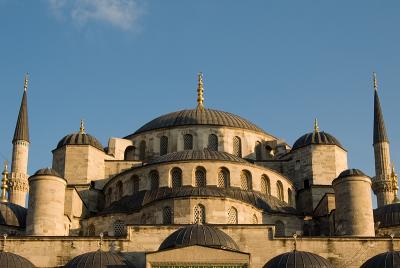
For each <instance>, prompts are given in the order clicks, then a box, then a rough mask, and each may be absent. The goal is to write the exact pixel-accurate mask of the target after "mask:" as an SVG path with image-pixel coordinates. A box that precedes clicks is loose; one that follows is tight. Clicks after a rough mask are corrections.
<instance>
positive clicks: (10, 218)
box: [0, 202, 27, 267]
mask: <svg viewBox="0 0 400 268" xmlns="http://www.w3.org/2000/svg"><path fill="white" fill-rule="evenodd" d="M26 213H27V209H26V208H24V207H21V206H18V205H16V204H13V203H9V202H0V225H7V226H14V227H19V228H25V226H26ZM0 267H2V266H0Z"/></svg>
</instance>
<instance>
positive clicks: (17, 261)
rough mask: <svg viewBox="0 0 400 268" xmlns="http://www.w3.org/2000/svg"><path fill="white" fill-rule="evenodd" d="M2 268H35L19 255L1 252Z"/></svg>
mask: <svg viewBox="0 0 400 268" xmlns="http://www.w3.org/2000/svg"><path fill="white" fill-rule="evenodd" d="M0 267H2V268H33V267H35V266H33V264H32V263H31V262H30V261H28V260H27V259H25V258H24V257H21V256H19V255H17V254H14V253H11V252H4V251H2V252H0Z"/></svg>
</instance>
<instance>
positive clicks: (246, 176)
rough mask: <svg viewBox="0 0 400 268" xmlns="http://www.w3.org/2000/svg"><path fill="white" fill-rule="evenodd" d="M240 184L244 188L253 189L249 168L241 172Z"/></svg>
mask: <svg viewBox="0 0 400 268" xmlns="http://www.w3.org/2000/svg"><path fill="white" fill-rule="evenodd" d="M240 186H241V188H242V189H243V190H246V191H249V190H251V189H252V183H251V174H250V172H249V171H247V170H242V172H241V173H240Z"/></svg>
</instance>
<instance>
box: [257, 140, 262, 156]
mask: <svg viewBox="0 0 400 268" xmlns="http://www.w3.org/2000/svg"><path fill="white" fill-rule="evenodd" d="M255 151H256V160H261V158H262V157H261V142H259V141H257V142H256V148H255Z"/></svg>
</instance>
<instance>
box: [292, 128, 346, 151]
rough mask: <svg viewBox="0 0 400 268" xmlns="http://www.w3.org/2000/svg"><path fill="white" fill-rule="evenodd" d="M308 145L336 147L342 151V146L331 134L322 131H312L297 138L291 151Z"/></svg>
mask: <svg viewBox="0 0 400 268" xmlns="http://www.w3.org/2000/svg"><path fill="white" fill-rule="evenodd" d="M308 145H336V146H339V147H340V148H342V149H344V148H343V146H342V144H340V142H339V141H338V140H337V139H336V138H335V137H334V136H332V135H331V134H329V133H326V132H324V131H321V132H320V131H313V132H310V133H307V134H304V135H303V136H301V137H300V138H298V139H297V140H296V141H295V143H294V144H293V147H292V150H295V149H298V148H301V147H304V146H308Z"/></svg>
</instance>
